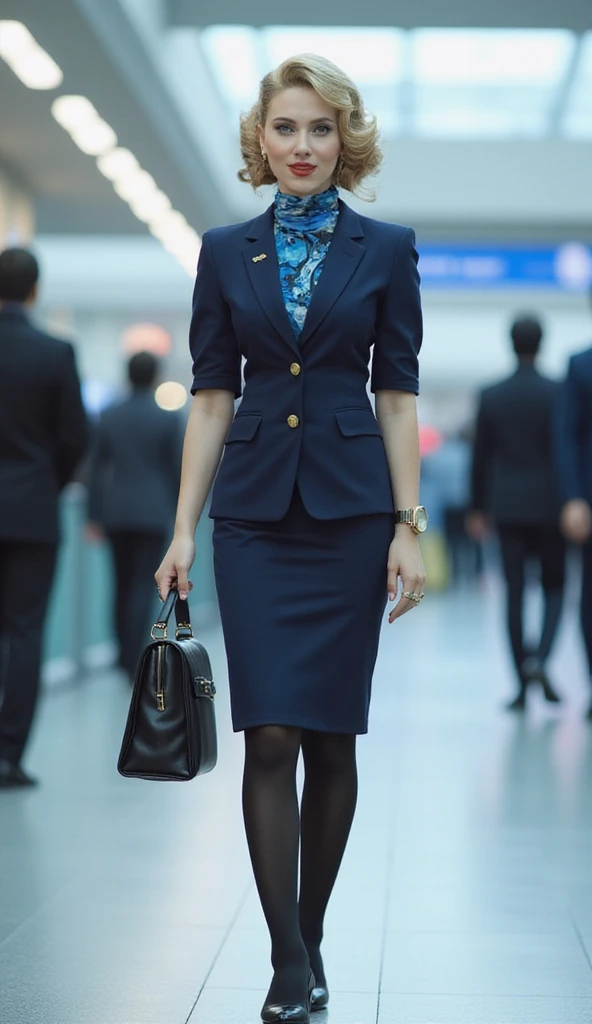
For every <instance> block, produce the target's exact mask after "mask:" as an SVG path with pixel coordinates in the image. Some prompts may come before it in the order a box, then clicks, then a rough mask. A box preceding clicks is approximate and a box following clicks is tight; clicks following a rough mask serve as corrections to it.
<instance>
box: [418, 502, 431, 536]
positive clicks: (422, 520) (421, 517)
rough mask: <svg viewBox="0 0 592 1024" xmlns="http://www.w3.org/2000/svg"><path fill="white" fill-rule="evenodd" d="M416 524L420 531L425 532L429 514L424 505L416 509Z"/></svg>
mask: <svg viewBox="0 0 592 1024" xmlns="http://www.w3.org/2000/svg"><path fill="white" fill-rule="evenodd" d="M415 524H416V528H417V530H418V531H419V533H425V531H426V530H427V526H428V514H427V512H426V510H425V508H424V507H423V506H422V505H420V507H419V508H418V509H417V511H416V515H415Z"/></svg>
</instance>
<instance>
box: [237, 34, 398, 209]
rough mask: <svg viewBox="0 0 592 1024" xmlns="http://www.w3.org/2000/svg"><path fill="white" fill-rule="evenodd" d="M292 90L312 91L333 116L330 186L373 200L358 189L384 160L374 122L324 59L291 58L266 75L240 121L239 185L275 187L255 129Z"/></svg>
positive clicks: (354, 92)
mask: <svg viewBox="0 0 592 1024" xmlns="http://www.w3.org/2000/svg"><path fill="white" fill-rule="evenodd" d="M294 86H305V87H306V86H308V87H309V88H311V89H314V90H315V92H317V93H318V94H319V96H320V97H321V98H322V99H323V100H325V102H326V103H328V104H329V105H330V106H332V107H333V108H334V110H335V111H336V113H337V129H338V131H339V138H340V140H341V154H340V157H339V160H338V161H337V166H336V168H335V172H334V174H333V183H334V184H335V185H338V186H339V187H341V188H343V189H346V190H347V191H348V192H354V193H356V194H357V195H359V196H360V198H366V199H374V195H373V194H372V193H371V192H369V191H368V189H365V190H362V189H360V185H361V183H362V182H363V180H364V178H366V177H368V175H371V174H374V173H375V172H376V171H377V170H378V168H379V166H380V163H381V160H382V153H381V151H380V147H379V145H378V128H377V124H376V118H375V117H373V116H372V115H369V114H368V113H367V112H366V111H365V109H364V103H363V100H362V97H361V96H360V93H359V91H358V89H357V87H356V86H355V85H354V83H353V82H352V81H351V79H350V78H348V76H347V75H346V74H345V72H343V71H341V70H340V69H339V68H338V67H336V66H335V64H332V63H331V61H329V60H326V59H325V58H324V57H319V56H317V55H316V54H309V53H304V54H300V55H299V56H297V57H289V58H288V60H285V61H284V62H283V64H280V66H279V67H278V68H276V70H275V71H270V72H269V74H267V75H266V76H265V78H264V79H263V80H262V82H261V85H260V87H259V98H258V100H257V102H256V103H255V105H254V106H253V107H252V109H251V110H250V111H249V112H248V113H247V114H243V115H242V117H241V121H240V147H241V153H242V157H243V160H244V164H245V165H244V167H242V168H241V169H240V171H239V172H238V177H239V179H240V181H244V182H247V183H248V184H250V185H252V187H253V188H254V189H256V188H259V186H260V185H273V184H275V181H276V178H275V175H274V174H273V172H272V170H271V168H270V167H269V164H268V163H267V161H266V160H265V159H264V158H263V156H262V155H261V143H260V141H259V136H258V133H257V125H263V126H264V125H265V122H266V120H267V115H268V112H269V105H270V103H271V101H272V100H273V99H274V97H275V96H277V95H278V93H280V92H282V91H283V90H284V89H290V88H293V87H294ZM364 193H365V194H364Z"/></svg>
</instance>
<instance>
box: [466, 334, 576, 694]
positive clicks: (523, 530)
mask: <svg viewBox="0 0 592 1024" xmlns="http://www.w3.org/2000/svg"><path fill="white" fill-rule="evenodd" d="M542 337H543V331H542V327H541V324H540V323H539V321H538V320H537V319H536V318H534V317H522V318H520V319H518V320H516V321H515V323H514V324H513V325H512V329H511V338H512V343H513V347H514V352H515V353H516V356H517V357H518V368H517V370H516V372H515V373H514V374H512V376H511V377H509V378H507V379H506V380H503V381H500V382H499V383H498V384H494V385H493V386H491V387H488V388H486V389H485V390H484V391H483V392H482V394H481V400H480V403H479V411H478V415H477V425H476V433H475V441H474V448H473V460H472V511H471V513H470V515H469V516H468V521H467V526H468V529H469V532H470V533H471V535H472V536H473V537H474V538H475V539H483V538H484V536H485V535H486V533H487V528H488V520H489V519H490V520H491V521H492V523H493V525H494V527H495V529H496V531H497V534H498V538H499V543H500V549H501V557H502V567H503V572H504V576H505V580H506V586H507V628H508V634H509V640H510V647H511V651H512V656H513V660H514V665H515V668H516V672H517V676H518V684H519V685H518V694H517V696H516V697H515V699H514V700H512V702H511V703H510V704H509V705H508V708H509V709H510V710H515V711H521V710H523V709H524V707H525V705H526V692H527V688H528V686H529V685H530V684H532V683H539V684H540V685H541V686H542V689H543V693H544V695H545V698H546V699H547V700H548V701H550V702H551V703H557V702H558V701H559V700H560V698H559V696H558V695H557V693H556V692H555V690H554V688H553V687H552V685H551V683H550V681H549V678H548V675H547V670H546V662H547V659H548V657H549V655H550V653H551V649H552V646H553V641H554V640H555V637H556V634H557V629H558V626H559V621H560V618H561V610H562V605H563V590H564V584H565V542H564V540H563V537H562V535H561V531H560V529H559V507H560V501H559V488H558V482H557V479H556V474H555V466H554V457H553V434H554V426H553V424H554V416H555V412H556V406H557V398H558V394H559V384H558V383H557V382H555V381H552V380H549V379H548V378H547V377H544V376H543V375H542V374H541V373H539V371H538V370H537V368H536V359H537V356H538V353H539V349H540V345H541V341H542ZM531 563H534V564H535V565H536V567H537V569H538V572H539V575H540V581H541V584H542V588H543V595H544V614H543V623H542V628H541V632H540V637H539V641H538V643H536V644H535V645H534V646H532V647H531V646H529V645H528V644H527V642H526V640H525V636H524V623H523V603H524V593H525V585H526V571H527V567H528V566H529V564H531Z"/></svg>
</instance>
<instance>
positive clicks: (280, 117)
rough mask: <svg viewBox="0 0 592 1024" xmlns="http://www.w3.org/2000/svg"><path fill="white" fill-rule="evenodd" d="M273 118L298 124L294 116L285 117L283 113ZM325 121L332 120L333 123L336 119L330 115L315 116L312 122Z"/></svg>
mask: <svg viewBox="0 0 592 1024" xmlns="http://www.w3.org/2000/svg"><path fill="white" fill-rule="evenodd" d="M273 120H274V122H275V121H286V122H287V123H288V124H296V121H295V120H294V118H292V117H283V116H282V115H281V114H278V116H277V117H274V119H273ZM323 121H330V122H331V124H335V119H334V118H333V117H329V116H328V115H327V116H326V117H315V118H313V120H312V121H311V122H310V123H311V124H321V122H323Z"/></svg>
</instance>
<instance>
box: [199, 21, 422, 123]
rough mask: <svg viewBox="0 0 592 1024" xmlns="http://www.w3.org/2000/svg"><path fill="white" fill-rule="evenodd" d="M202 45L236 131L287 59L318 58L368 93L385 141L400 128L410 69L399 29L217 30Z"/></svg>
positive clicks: (210, 30) (224, 27) (222, 27)
mask: <svg viewBox="0 0 592 1024" xmlns="http://www.w3.org/2000/svg"><path fill="white" fill-rule="evenodd" d="M200 42H201V45H202V47H203V50H204V53H205V56H206V59H207V61H208V63H209V65H210V68H211V71H212V74H213V76H214V79H215V81H216V83H217V85H218V88H219V90H220V94H221V96H222V98H223V100H224V101H225V103H226V105H227V107H228V114H229V118H230V120H231V122H232V127H233V129H234V131H236V130H237V129H238V118H239V115H240V114H241V113H243V112H244V111H246V110H248V109H249V108H250V107H251V106H252V104H253V103H254V102H255V100H256V98H257V94H258V91H259V82H260V81H261V79H262V78H263V76H264V75H265V74H266V73H267V72H268V71H269V70H270V69H271V68H273V67H276V66H277V65H278V64H280V63H281V62H282V61H283V60H285V59H286V57H290V56H293V55H294V54H297V53H305V52H308V53H318V54H321V55H322V56H325V57H327V59H328V60H332V61H333V63H335V64H338V65H339V66H340V67H342V68H343V70H344V71H345V72H346V73H347V74H349V75H350V76H351V77H352V78H353V79H354V81H355V82H357V83H358V84H359V85H360V86H361V88H362V89H363V91H364V99H365V102H366V106H367V107H368V109H369V110H370V111H372V113H374V114H376V116H377V117H378V119H379V123H380V127H381V129H382V131H383V133H384V134H385V135H387V136H388V135H392V134H394V133H395V131H396V130H397V128H398V127H399V121H400V118H399V111H398V107H397V96H396V85H397V84H398V83H399V82H400V81H401V80H402V78H403V77H404V74H405V66H406V35H405V33H404V32H402V31H400V30H398V29H375V28H329V27H327V28H314V27H310V28H302V27H298V28H296V27H294V28H280V27H277V26H271V27H269V28H265V29H261V30H256V29H253V28H249V27H247V26H237V25H232V26H229V25H217V26H212V27H211V28H207V29H204V30H203V31H202V32H201V33H200Z"/></svg>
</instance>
